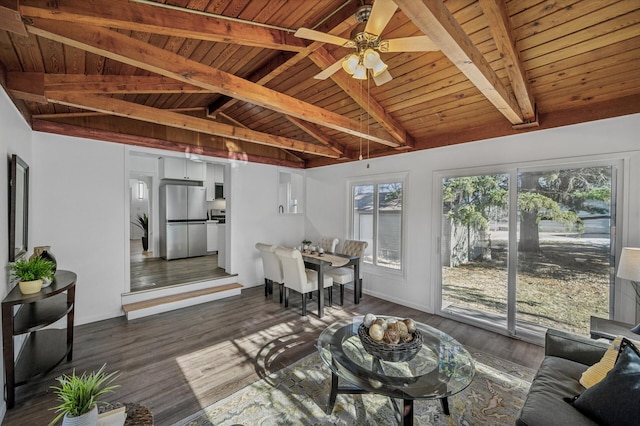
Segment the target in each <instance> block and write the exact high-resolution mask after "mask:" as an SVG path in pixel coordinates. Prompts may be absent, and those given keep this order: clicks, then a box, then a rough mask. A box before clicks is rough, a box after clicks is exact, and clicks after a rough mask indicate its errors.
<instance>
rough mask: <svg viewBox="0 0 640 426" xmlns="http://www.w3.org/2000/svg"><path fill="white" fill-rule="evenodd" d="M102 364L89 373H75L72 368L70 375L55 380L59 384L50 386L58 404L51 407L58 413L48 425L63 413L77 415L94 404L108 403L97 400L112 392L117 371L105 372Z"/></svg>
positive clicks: (114, 387) (69, 415)
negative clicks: (96, 369) (79, 374)
mask: <svg viewBox="0 0 640 426" xmlns="http://www.w3.org/2000/svg"><path fill="white" fill-rule="evenodd" d="M105 367H106V364H103V365H102V367H100V369H99V370H98V371H94V372H92V373H90V374H87V373H86V372H85V373H82V375H81V376H78V375H76V370H75V369H74V370H73V372H72V373H71V375H66V374H65V375H62V376H60V377H57V378H56V380H57V381H58V383H59V386H51V389H53V391H54V393H55V394H56V395H57V400H58V401H60V405H58V406H57V407H53V408H51V410H56V413H59V414H58V415H57V416H56V418H55V419H53V420H52V421H51V423H49V426H51V425H53V424H55V423H56V422H57V421H58V420H60V418H62V417H63V416H64V415H65V414H66V415H67V417H78V416H81V415H83V414H86V413H88V412H89V411H91V410H92V409H93V406H94V405H101V404H102V405H107V404H108V403H106V402H103V401H99V400H98V398H100V397H101V396H102V395H104V394H106V393H109V392H113V390H114V389H116V388H118V387H119V385H114V384H113V382H114V380H116V379H117V378H118V377H119V374H118V372H117V371H114V372H112V373H109V374H107V373H106V372H105V371H104V369H105Z"/></svg>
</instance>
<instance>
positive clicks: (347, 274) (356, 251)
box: [325, 240, 369, 305]
mask: <svg viewBox="0 0 640 426" xmlns="http://www.w3.org/2000/svg"><path fill="white" fill-rule="evenodd" d="M368 245H369V243H367V242H366V241H356V240H346V241H345V242H344V245H343V247H342V254H346V255H349V256H358V266H359V270H360V274H359V275H360V277H358V278H359V279H360V281H361V282H362V258H363V257H364V250H365V249H366V248H367V246H368ZM325 275H326V276H329V277H331V279H333V284H334V285H338V286H340V304H341V305H343V304H344V285H345V284H348V283H350V282H353V283H354V286H353V291H356V286H355V281H354V280H353V268H352V267H350V266H343V267H341V268H335V269H330V270H328V271H327V272H325ZM360 291H361V293H360V296H362V285H361V286H360Z"/></svg>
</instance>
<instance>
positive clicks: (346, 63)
mask: <svg viewBox="0 0 640 426" xmlns="http://www.w3.org/2000/svg"><path fill="white" fill-rule="evenodd" d="M397 8H398V6H397V5H396V4H395V3H394V2H393V0H375V2H374V3H373V6H371V5H369V4H367V5H363V6H361V7H360V8H359V9H358V11H357V12H356V14H355V16H356V19H357V20H358V22H359V24H358V25H357V26H356V27H355V29H354V30H353V31H352V32H351V39H350V40H349V39H346V38H342V37H338V36H334V35H331V34H326V33H323V32H320V31H315V30H312V29H309V28H300V29H298V30H297V31H296V33H295V36H296V37H300V38H305V39H308V40H314V41H319V42H322V43H331V44H335V45H338V46H343V47H347V48H353V49H355V50H356V53H351V54H349V55H347V56H345V57H344V58H342V59H340V60H338V61H337V62H335V63H334V64H333V65H331V66H329V67H328V68H326V69H325V70H323V71H321V72H320V73H318V74H316V75H315V76H314V77H313V78H315V79H318V80H325V79H327V78H329V77H330V76H332V75H333V74H334V73H336V72H337V71H338V70H339V69H340V68H342V69H344V70H345V71H346V72H347V73H349V74H351V76H352V77H353V78H355V79H358V80H366V79H367V78H368V75H369V74H371V76H372V77H373V80H374V81H375V83H376V85H377V86H380V85H382V84H384V83H386V82H388V81H390V80H391V79H392V78H393V77H392V76H391V74H389V71H388V70H387V68H388V67H387V64H385V63H384V62H382V59H380V54H379V53H378V52H383V53H386V52H429V51H435V50H439V49H438V47H437V46H436V45H435V43H433V41H431V39H430V38H429V37H427V36H416V37H404V38H395V39H389V40H382V39H381V38H380V34H381V33H382V31H383V30H384V28H385V27H386V26H387V24H388V23H389V21H390V20H391V18H392V17H393V14H394V13H395V11H396V9H397Z"/></svg>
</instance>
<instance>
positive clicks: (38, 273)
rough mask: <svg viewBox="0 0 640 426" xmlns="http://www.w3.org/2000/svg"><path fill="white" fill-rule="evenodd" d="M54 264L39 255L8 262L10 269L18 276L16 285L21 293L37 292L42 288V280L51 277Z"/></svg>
mask: <svg viewBox="0 0 640 426" xmlns="http://www.w3.org/2000/svg"><path fill="white" fill-rule="evenodd" d="M54 268H55V264H54V263H53V262H51V261H49V260H46V259H44V258H42V257H40V256H33V257H31V258H30V259H26V258H24V257H23V258H21V259H18V260H17V261H16V262H14V263H12V264H10V269H11V271H12V273H13V275H14V276H15V277H17V278H18V280H19V282H18V286H19V288H20V291H21V292H22V293H23V294H33V293H37V292H39V291H40V290H41V289H42V280H43V279H47V280H51V279H53V270H54Z"/></svg>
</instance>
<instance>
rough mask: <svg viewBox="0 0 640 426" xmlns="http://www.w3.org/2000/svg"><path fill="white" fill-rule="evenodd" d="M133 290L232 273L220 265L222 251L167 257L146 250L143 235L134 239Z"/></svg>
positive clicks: (132, 248) (132, 257)
mask: <svg viewBox="0 0 640 426" xmlns="http://www.w3.org/2000/svg"><path fill="white" fill-rule="evenodd" d="M130 243H131V251H130V253H131V292H135V291H144V290H153V289H157V288H161V287H168V286H174V285H180V284H188V283H193V282H199V281H206V280H210V279H215V278H224V277H228V276H229V274H227V273H226V272H225V271H224V269H222V268H218V255H216V254H213V255H207V256H201V257H191V258H188V259H175V260H164V259H162V258H160V257H154V256H153V253H152V252H146V253H145V252H144V251H143V250H142V241H141V240H140V239H136V240H131V241H130Z"/></svg>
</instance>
